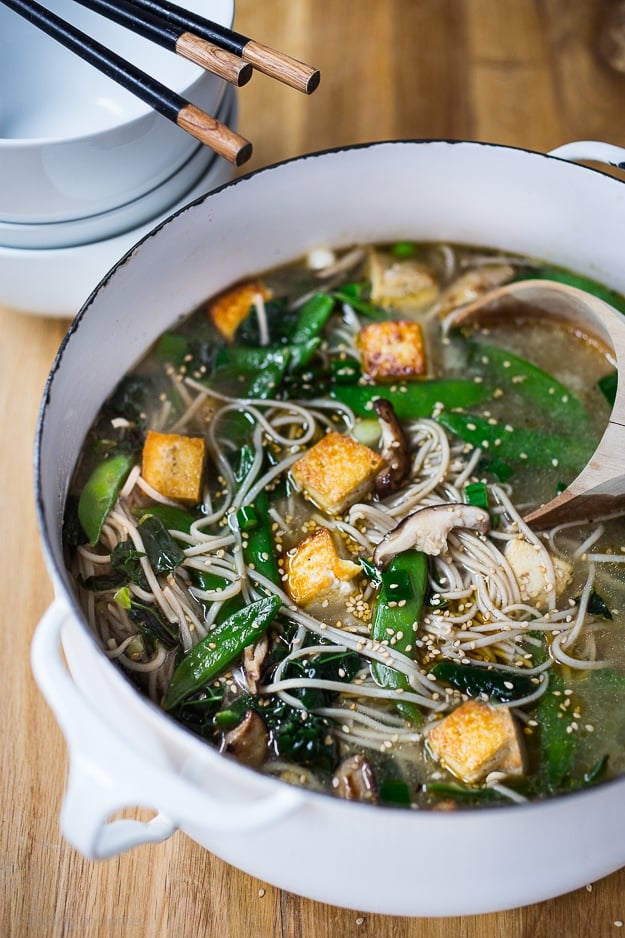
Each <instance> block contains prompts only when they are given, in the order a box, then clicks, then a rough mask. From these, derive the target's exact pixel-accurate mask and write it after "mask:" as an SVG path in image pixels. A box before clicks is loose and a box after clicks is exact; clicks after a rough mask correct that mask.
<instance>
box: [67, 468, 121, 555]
mask: <svg viewBox="0 0 625 938" xmlns="http://www.w3.org/2000/svg"><path fill="white" fill-rule="evenodd" d="M133 464H134V457H133V456H130V455H128V454H126V453H120V454H119V455H117V456H109V457H108V459H105V460H104V461H103V462H101V463H99V464H98V465H97V466H96V467H95V469H94V470H93V472H92V473H91V475H90V476H89V478H88V479H87V482H86V483H85V486H84V488H83V490H82V492H81V493H80V498H79V500H78V519H79V521H80V525H81V527H82V529H83V531H84V532H85V534H86V535H87V537H88V538H89V543H90V544H91V546H94V545H95V544H97V543H98V541H99V540H100V533H101V531H102V525H103V524H104V522H105V520H106V516H107V515H108V513H109V511H110V510H111V508H112V507H113V505H114V504H115V502H116V500H117V496H118V495H119V493H120V491H121V488H122V486H123V484H124V482H125V481H126V479H127V477H128V473H129V472H130V470H131V469H132V466H133Z"/></svg>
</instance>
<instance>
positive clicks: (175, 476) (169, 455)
mask: <svg viewBox="0 0 625 938" xmlns="http://www.w3.org/2000/svg"><path fill="white" fill-rule="evenodd" d="M205 454H206V444H205V443H204V440H203V439H202V438H201V437H192V436H179V435H178V434H177V433H156V432H155V431H154V430H149V431H148V434H147V436H146V438H145V443H144V444H143V459H142V465H141V475H142V476H143V478H144V479H145V481H146V482H147V483H148V485H151V486H152V488H154V489H156V491H157V492H160V494H161V495H164V496H165V497H166V498H171V499H173V500H174V501H179V502H188V503H189V504H195V503H196V502H199V501H200V499H201V497H202V475H203V472H204V459H205Z"/></svg>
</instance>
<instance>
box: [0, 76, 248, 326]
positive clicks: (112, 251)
mask: <svg viewBox="0 0 625 938" xmlns="http://www.w3.org/2000/svg"><path fill="white" fill-rule="evenodd" d="M223 113H224V120H225V121H227V123H228V125H229V126H231V127H236V125H237V116H238V109H237V98H236V92H235V90H234V88H229V89H228V90H227V93H226V96H225V98H224V112H223ZM206 156H208V165H205V162H204V161H205V159H206ZM198 168H199V169H200V173H201V175H200V177H199V178H197V169H198ZM232 172H233V170H232V166H231V165H230V163H228V162H226V160H224V159H222V157H220V156H215V155H214V154H211V151H210V150H207V148H206V147H201V148H200V151H199V152H198V153H196V154H194V155H193V156H192V157H191V160H190V161H188V164H185V166H183V167H182V169H181V170H179V171H178V173H179V174H180V177H181V178H180V180H179V179H178V178H177V176H178V174H176V178H174V179H172V180H168V181H166V183H164V184H163V187H159V189H158V190H157V191H156V192H150V193H148V194H147V195H146V196H143V197H142V198H141V199H138V200H136V201H135V202H134V203H132V204H131V205H130V206H124V207H123V209H120V210H119V211H114V212H111V213H106V214H105V215H96V216H92V217H90V218H87V219H80V220H79V221H76V222H65V223H57V224H54V225H14V226H11V225H4V226H3V224H2V223H1V222H0V241H2V238H3V235H4V233H6V232H7V231H8V232H9V233H10V235H12V236H13V237H15V236H16V233H17V232H19V234H20V235H21V236H22V237H24V238H26V237H29V238H30V240H31V241H32V240H33V239H34V238H36V237H37V234H38V232H35V235H33V234H32V232H31V231H30V229H32V228H37V229H44V230H45V231H44V235H45V237H46V238H47V240H48V241H51V240H52V239H53V237H57V238H58V239H59V242H63V241H64V240H65V246H61V247H46V248H36V247H32V248H22V247H6V246H3V245H2V244H0V304H2V305H3V306H7V307H9V309H12V310H14V311H15V312H19V313H34V314H37V315H40V316H41V315H43V316H57V317H66V318H71V317H72V316H74V315H75V314H76V312H77V311H78V310H79V309H80V307H81V305H82V303H84V301H85V299H86V298H87V296H88V295H89V293H90V292H91V290H92V289H93V286H94V284H96V283H98V281H99V280H101V279H102V277H104V275H105V274H106V272H107V271H108V270H109V269H110V268H111V267H112V266H113V264H114V263H115V262H116V261H117V260H118V259H119V258H120V257H121V255H122V254H124V253H125V252H126V251H128V250H129V249H130V248H131V247H132V245H133V244H135V243H136V242H137V241H138V240H139V239H140V238H142V237H143V236H144V235H146V234H147V233H148V232H149V231H150V230H151V229H152V228H153V227H154V226H155V225H157V224H158V223H159V222H161V221H163V219H164V218H166V217H167V216H169V215H170V214H171V213H172V212H174V211H176V210H177V209H179V208H180V207H181V206H183V205H185V204H186V203H187V202H189V201H191V200H192V199H195V198H197V197H198V196H200V195H204V194H205V193H206V192H209V191H210V190H211V189H215V188H216V187H217V186H220V185H221V184H222V183H224V182H227V181H228V180H229V179H230V178H231V177H232ZM182 184H183V185H182ZM161 188H164V191H165V194H166V195H167V196H169V195H170V194H173V193H174V191H175V192H176V193H179V194H177V195H175V194H174V195H173V198H169V197H167V198H165V199H163V193H162V192H161V191H160V189H161ZM155 204H157V205H158V210H156V211H155V212H154V211H153V209H154V205H155ZM120 218H126V220H132V225H131V227H127V226H124V227H123V230H122V231H121V233H118V234H115V235H112V236H111V237H107V236H106V233H107V226H108V224H109V223H111V224H112V225H115V224H116V223H117V222H118V221H119V220H120ZM3 227H4V233H3ZM87 232H89V236H90V237H92V238H95V240H85V241H84V242H83V241H79V242H78V243H72V240H73V238H74V235H77V234H78V233H80V234H81V235H82V236H83V237H86V236H87ZM42 236H43V235H42ZM68 241H69V243H68Z"/></svg>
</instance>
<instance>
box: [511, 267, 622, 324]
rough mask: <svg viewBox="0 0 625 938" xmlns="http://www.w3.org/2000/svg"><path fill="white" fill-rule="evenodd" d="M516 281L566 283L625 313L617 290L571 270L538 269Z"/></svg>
mask: <svg viewBox="0 0 625 938" xmlns="http://www.w3.org/2000/svg"><path fill="white" fill-rule="evenodd" d="M516 280H556V281H557V282H558V283H566V284H568V286H570V287H577V289H578V290H585V291H586V293H592V294H593V295H594V296H598V297H599V299H601V300H604V302H606V303H609V304H610V306H613V307H614V309H618V310H619V312H621V313H625V297H624V296H622V295H621V294H620V293H617V292H616V291H615V290H611V289H610V288H609V287H606V286H605V285H604V284H602V283H599V282H598V281H597V280H593V279H592V278H591V277H584V276H582V275H581V274H573V273H571V271H570V270H561V269H559V268H557V267H537V268H533V269H532V270H531V271H530V272H528V273H524V274H519V276H517V277H515V281H516Z"/></svg>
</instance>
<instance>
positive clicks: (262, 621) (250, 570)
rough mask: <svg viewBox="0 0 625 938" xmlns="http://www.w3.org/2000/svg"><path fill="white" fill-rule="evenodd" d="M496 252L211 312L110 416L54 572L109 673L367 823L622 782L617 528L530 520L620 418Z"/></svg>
mask: <svg viewBox="0 0 625 938" xmlns="http://www.w3.org/2000/svg"><path fill="white" fill-rule="evenodd" d="M545 277H552V278H555V279H565V280H568V281H569V282H572V283H573V284H574V285H576V286H582V287H583V288H585V289H588V290H589V291H592V292H598V293H599V294H600V295H602V296H603V297H604V298H606V299H608V301H610V302H612V303H613V304H614V305H618V304H622V302H623V301H622V300H621V299H620V298H619V297H616V296H614V295H612V294H610V293H609V291H606V290H605V289H604V288H603V287H600V286H599V285H598V284H595V283H592V282H590V281H587V280H583V279H580V278H578V277H576V276H575V275H573V274H570V273H569V272H566V271H562V270H555V269H549V268H546V267H545V265H544V264H542V263H540V262H538V261H535V260H533V259H531V258H527V257H515V256H512V257H510V256H507V255H505V256H504V255H503V254H502V253H501V252H498V251H494V250H491V249H488V250H485V249H481V248H476V247H468V246H463V245H450V244H434V243H431V244H430V243H424V244H413V243H410V242H406V243H397V244H386V245H375V246H373V245H372V246H355V247H353V248H350V249H349V250H343V251H340V252H333V251H329V250H325V249H319V250H318V251H315V252H313V253H312V254H311V255H309V256H307V257H305V258H302V259H301V260H300V261H298V262H297V263H294V264H291V265H289V266H288V267H284V268H281V269H276V270H271V271H266V272H262V273H260V274H258V276H254V277H251V278H250V279H249V281H246V282H245V283H239V284H235V285H233V286H232V287H231V288H229V289H228V290H226V291H224V292H223V293H222V294H220V295H219V296H218V297H212V298H210V299H207V301H206V302H205V303H203V304H202V306H201V307H200V308H199V309H197V310H194V311H193V312H192V313H191V314H190V315H189V316H188V317H187V318H186V319H185V320H184V321H183V322H181V323H180V324H178V325H177V326H176V327H174V328H173V329H172V330H171V331H169V332H167V333H165V334H164V335H162V336H161V337H160V339H159V340H158V341H157V342H156V343H155V344H154V346H153V347H152V348H151V349H150V351H149V352H148V353H147V354H146V356H145V357H144V358H143V359H142V361H140V362H138V363H137V365H136V367H135V368H134V369H133V371H132V372H131V373H130V374H128V375H127V376H125V377H124V379H123V380H122V381H121V382H120V384H119V385H118V387H117V388H116V390H115V392H114V393H113V394H112V395H111V397H110V398H109V399H108V400H107V401H106V402H105V403H104V405H103V407H102V410H101V412H100V414H99V415H98V418H97V420H96V421H95V423H94V425H93V427H92V429H91V431H90V433H89V435H88V437H87V439H86V440H85V444H84V447H83V450H82V454H81V458H80V460H79V463H78V465H77V467H76V470H75V473H74V476H73V480H72V484H71V489H70V493H69V496H68V500H67V509H66V519H65V529H64V537H65V544H66V551H67V562H68V565H69V567H70V569H71V571H72V573H73V575H74V577H75V580H76V588H77V591H78V595H79V598H80V602H81V604H82V606H83V608H84V611H85V615H86V617H87V618H88V621H89V623H90V625H91V627H92V629H93V630H94V633H95V634H96V635H97V637H98V639H99V641H100V642H101V644H102V646H103V648H104V650H105V652H106V654H107V655H109V657H110V658H111V659H112V660H113V661H114V662H115V663H116V664H117V665H118V666H119V667H120V668H122V669H123V671H124V672H125V673H126V674H127V675H128V677H129V678H130V680H131V681H133V683H134V684H135V685H136V686H137V687H138V688H139V689H140V691H141V692H142V693H145V694H147V695H149V697H150V698H151V699H152V700H153V701H154V702H155V703H156V704H157V705H158V706H160V707H162V708H163V709H164V710H165V711H166V712H167V713H168V714H169V715H170V716H171V717H172V718H173V719H175V720H177V721H178V722H179V723H180V724H181V725H182V726H184V727H185V728H186V729H187V730H188V731H190V732H192V733H194V734H196V735H198V736H200V737H201V738H202V739H204V740H206V742H207V744H210V745H213V746H215V747H217V748H218V749H219V750H221V751H222V752H223V753H224V754H229V755H231V756H233V757H235V758H238V759H239V760H240V761H241V762H243V763H245V764H246V765H248V766H252V767H254V768H256V769H258V770H260V771H263V772H266V773H269V774H271V775H274V776H277V777H279V778H282V779H284V780H285V781H287V782H291V783H293V784H299V785H304V786H307V787H310V788H313V789H316V790H320V791H325V792H327V793H328V794H331V795H334V796H338V797H343V798H348V799H357V800H361V801H365V802H369V803H371V804H382V805H394V806H405V807H406V808H411V807H412V808H433V809H449V808H460V807H471V806H478V805H497V804H509V803H510V802H511V801H512V802H521V801H525V800H528V799H537V798H543V797H547V796H551V795H554V794H558V793H562V792H566V791H570V790H574V789H577V788H580V787H583V786H585V785H590V784H594V783H596V782H598V781H600V780H603V779H606V778H610V777H612V776H614V775H616V774H618V773H620V772H622V771H623V770H625V764H624V760H625V755H624V754H625V706H623V704H625V650H624V649H625V578H624V575H623V563H624V562H625V554H624V552H623V546H624V544H625V540H624V537H623V534H624V526H623V521H622V519H621V518H619V517H610V518H601V519H594V520H593V521H591V522H588V523H584V524H580V523H575V524H569V525H560V526H559V527H557V528H554V529H552V530H547V531H540V532H537V531H534V530H532V529H531V528H529V527H528V526H527V525H526V524H525V522H524V521H523V517H524V516H525V515H527V514H528V513H529V512H530V511H531V510H532V509H533V508H535V507H537V506H538V505H540V504H542V503H544V502H545V501H548V500H549V499H551V498H552V497H554V495H555V494H557V492H558V491H559V490H560V489H561V488H562V487H563V486H566V485H567V484H568V483H569V482H570V481H572V479H573V478H574V477H575V476H576V475H577V474H578V472H579V471H580V470H581V468H582V467H583V466H584V464H585V462H586V461H587V460H588V458H589V457H590V456H591V455H592V452H593V450H594V448H595V447H596V445H597V443H598V441H599V439H600V437H601V434H602V432H603V430H604V428H605V425H606V423H607V420H608V417H609V414H610V407H611V403H610V401H611V399H612V398H611V395H612V394H613V391H614V381H615V374H614V370H613V364H612V363H611V361H610V358H609V355H607V354H606V351H605V350H604V349H600V348H597V347H596V346H594V345H593V344H592V343H591V342H590V341H588V340H585V339H584V338H581V337H579V336H577V335H573V334H571V333H568V332H566V331H565V330H564V329H563V328H562V327H560V326H555V325H553V324H550V323H549V322H548V321H543V320H537V319H534V318H532V319H531V320H529V319H527V320H523V319H521V318H520V313H519V310H518V309H515V308H514V307H513V306H511V307H510V308H507V309H506V310H505V314H504V315H502V317H501V319H500V320H498V321H497V322H496V323H493V322H489V324H488V328H485V327H479V326H472V327H471V329H470V330H466V331H462V332H461V331H459V330H457V329H455V328H454V325H453V313H454V310H457V309H459V308H462V307H463V306H464V305H466V304H467V303H468V302H471V301H472V300H473V299H475V298H476V297H479V296H482V295H485V294H487V293H488V291H490V290H492V289H495V288H496V287H498V286H501V285H502V284H504V283H508V282H511V281H513V280H517V279H520V278H525V279H527V278H545Z"/></svg>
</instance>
